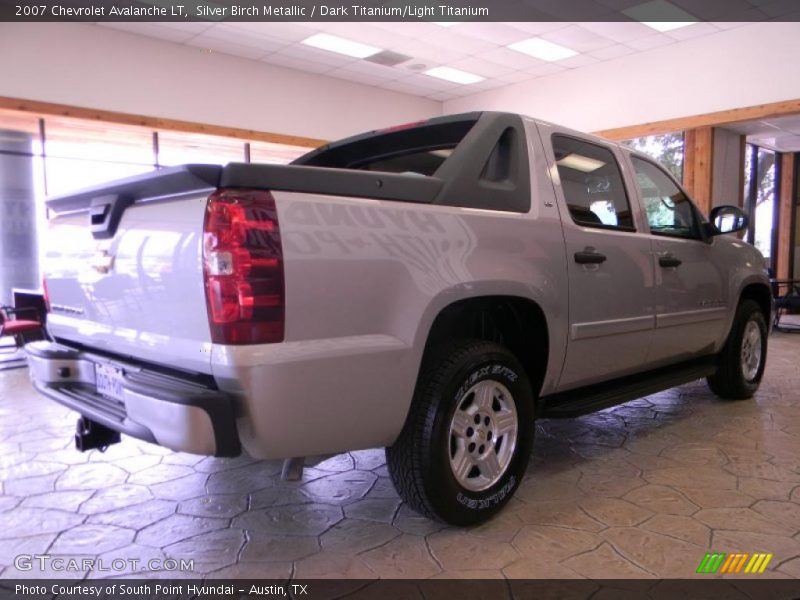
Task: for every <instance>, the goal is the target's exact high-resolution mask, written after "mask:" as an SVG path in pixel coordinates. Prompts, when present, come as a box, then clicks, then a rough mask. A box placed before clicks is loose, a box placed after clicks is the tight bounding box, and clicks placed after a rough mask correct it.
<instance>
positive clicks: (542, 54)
mask: <svg viewBox="0 0 800 600" xmlns="http://www.w3.org/2000/svg"><path fill="white" fill-rule="evenodd" d="M508 47H509V48H511V49H512V50H516V51H517V52H522V53H523V54H527V55H528V56H533V57H534V58H539V59H541V60H547V61H550V62H552V61H555V60H561V59H563V58H569V57H570V56H575V55H576V54H578V53H577V52H575V50H572V49H570V48H567V47H565V46H561V45H559V44H554V43H553V42H548V41H547V40H543V39H542V38H530V39H528V40H522V41H521V42H514V43H513V44H509V46H508Z"/></svg>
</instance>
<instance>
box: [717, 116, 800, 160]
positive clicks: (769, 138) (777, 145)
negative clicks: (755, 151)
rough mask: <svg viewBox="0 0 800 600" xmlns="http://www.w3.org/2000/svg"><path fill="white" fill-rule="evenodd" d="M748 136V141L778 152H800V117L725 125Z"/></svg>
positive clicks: (726, 127)
mask: <svg viewBox="0 0 800 600" xmlns="http://www.w3.org/2000/svg"><path fill="white" fill-rule="evenodd" d="M725 129H730V130H731V131H735V132H737V133H741V134H744V135H746V136H747V141H748V142H750V143H751V144H756V145H757V146H762V147H764V148H769V149H770V150H776V151H778V152H800V115H788V116H785V117H775V118H773V119H762V120H760V121H743V122H741V123H733V124H731V125H725Z"/></svg>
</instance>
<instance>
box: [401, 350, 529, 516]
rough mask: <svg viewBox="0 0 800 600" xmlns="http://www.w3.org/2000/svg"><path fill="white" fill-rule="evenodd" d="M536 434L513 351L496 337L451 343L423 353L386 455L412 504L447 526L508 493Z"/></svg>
mask: <svg viewBox="0 0 800 600" xmlns="http://www.w3.org/2000/svg"><path fill="white" fill-rule="evenodd" d="M476 420H477V421H479V423H477V424H476ZM493 429H494V431H493ZM498 431H502V433H499V434H498ZM533 435H534V398H533V393H532V390H531V385H530V382H529V381H528V377H527V376H526V374H525V371H524V369H523V368H522V365H520V363H519V361H518V360H517V359H516V358H515V357H514V355H513V354H511V353H510V352H509V351H508V350H506V349H505V348H504V347H502V346H500V345H498V344H496V343H493V342H486V341H481V340H464V341H458V342H452V343H448V344H445V345H442V346H439V347H437V348H435V349H434V350H433V351H431V352H429V353H426V358H425V359H424V361H423V365H422V369H421V372H420V377H419V380H418V381H417V386H416V390H415V393H414V398H413V400H412V403H411V408H410V411H409V415H408V417H407V419H406V423H405V425H404V427H403V430H402V432H401V433H400V436H399V437H398V438H397V441H395V443H394V444H393V445H392V446H391V447H389V448H387V449H386V462H387V465H388V468H389V473H390V475H391V477H392V481H393V482H394V485H395V487H396V488H397V491H398V493H399V494H400V496H401V498H402V499H403V500H404V501H405V502H406V503H407V504H408V505H409V506H411V508H413V509H415V510H416V511H417V512H419V513H422V514H423V515H425V516H427V517H430V518H433V519H437V520H439V521H443V522H445V523H449V524H451V525H472V524H476V523H480V522H482V521H486V520H487V519H489V518H491V517H492V516H493V515H495V514H496V513H497V512H499V511H500V510H501V509H502V508H503V506H505V504H506V503H507V502H508V501H509V500H510V499H511V496H512V495H513V493H514V491H515V490H516V488H517V487H518V486H519V484H520V481H521V480H522V477H523V475H524V474H525V469H526V468H527V466H528V460H529V458H530V454H531V450H532V447H533ZM456 470H458V471H459V473H460V475H459V476H457V475H456Z"/></svg>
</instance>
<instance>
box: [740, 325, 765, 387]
mask: <svg viewBox="0 0 800 600" xmlns="http://www.w3.org/2000/svg"><path fill="white" fill-rule="evenodd" d="M741 364H742V375H744V378H745V379H746V380H747V381H752V380H753V379H755V378H756V375H758V369H759V368H760V367H761V328H760V327H759V326H758V323H756V322H755V321H748V322H747V325H745V328H744V334H743V335H742V357H741Z"/></svg>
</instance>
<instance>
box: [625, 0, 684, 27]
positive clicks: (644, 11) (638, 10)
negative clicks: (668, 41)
mask: <svg viewBox="0 0 800 600" xmlns="http://www.w3.org/2000/svg"><path fill="white" fill-rule="evenodd" d="M622 13H623V14H624V15H626V16H628V17H630V18H631V19H633V20H634V21H639V22H640V23H641V24H642V25H647V26H648V27H650V28H651V29H655V30H656V31H672V30H673V29H680V28H681V27H687V26H689V25H692V24H694V23H696V22H697V17H695V16H694V15H690V14H689V13H688V12H686V11H685V10H683V9H682V8H680V7H678V6H675V5H674V4H672V3H670V2H667V0H652V2H645V3H644V4H638V5H636V6H631V7H630V8H626V9H625V10H623V11H622Z"/></svg>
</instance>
